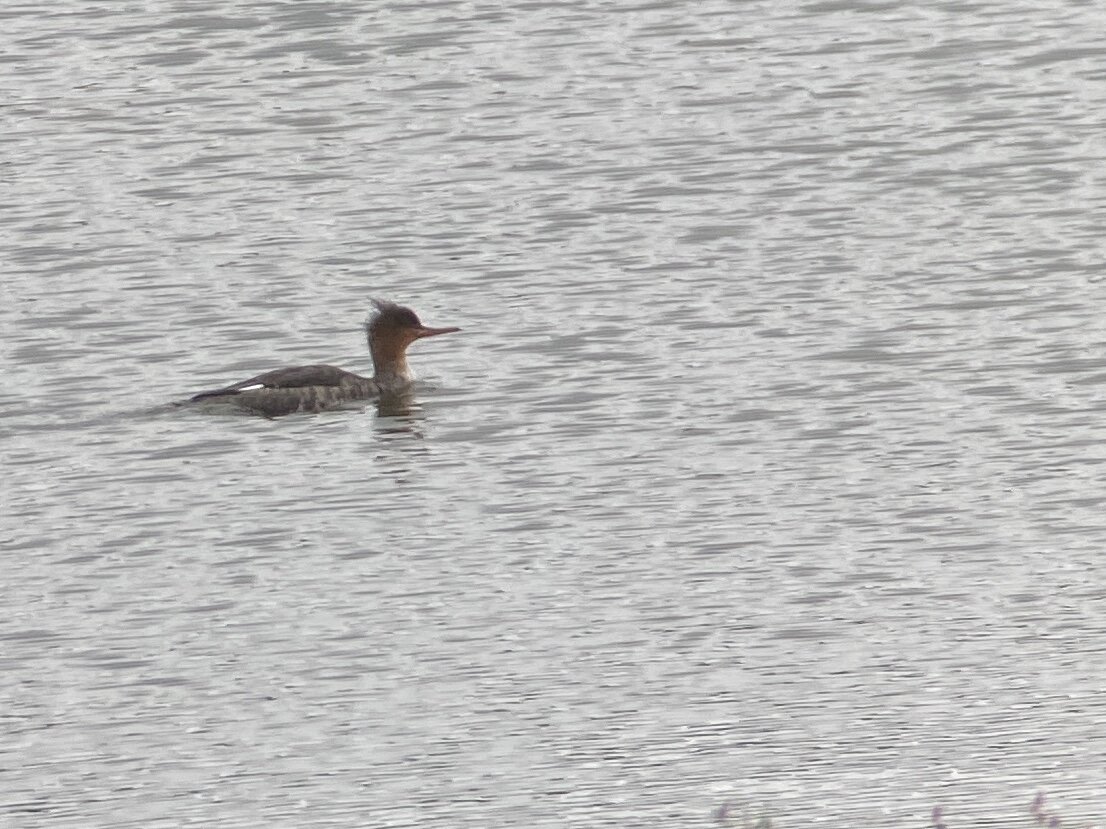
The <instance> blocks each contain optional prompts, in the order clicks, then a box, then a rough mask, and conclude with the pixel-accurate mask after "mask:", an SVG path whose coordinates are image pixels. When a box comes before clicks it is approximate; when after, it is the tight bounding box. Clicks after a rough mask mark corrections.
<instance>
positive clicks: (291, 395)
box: [192, 365, 380, 417]
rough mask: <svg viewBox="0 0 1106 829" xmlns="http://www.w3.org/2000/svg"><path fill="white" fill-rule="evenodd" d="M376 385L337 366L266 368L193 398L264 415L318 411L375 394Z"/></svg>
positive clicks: (377, 390) (377, 388) (377, 392)
mask: <svg viewBox="0 0 1106 829" xmlns="http://www.w3.org/2000/svg"><path fill="white" fill-rule="evenodd" d="M379 394H380V388H379V387H378V386H377V384H376V383H375V382H374V381H373V380H371V379H370V378H368V377H362V376H361V375H359V374H354V373H353V372H350V371H345V370H343V369H340V368H338V367H337V366H322V365H320V366H296V367H295V368H281V369H276V370H275V371H267V372H265V373H264V374H259V375H257V376H256V377H251V378H250V379H249V380H243V381H242V382H241V383H235V384H234V385H233V386H227V387H225V388H222V389H214V390H212V391H204V392H200V393H199V394H197V395H195V396H194V397H193V398H192V400H193V401H194V402H204V401H207V402H211V403H229V404H231V405H234V406H238V407H239V408H242V409H247V410H249V411H251V412H257V413H258V414H263V415H266V416H268V417H279V416H281V415H286V414H293V413H295V412H322V411H325V410H327V409H333V408H337V407H338V406H341V405H342V404H344V403H350V402H353V401H357V400H368V399H371V398H373V397H377V396H378V395H379Z"/></svg>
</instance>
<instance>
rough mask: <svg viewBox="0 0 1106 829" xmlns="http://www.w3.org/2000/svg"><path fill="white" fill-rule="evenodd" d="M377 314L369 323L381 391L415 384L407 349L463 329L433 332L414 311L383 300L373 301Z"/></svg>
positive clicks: (366, 328) (375, 375)
mask: <svg viewBox="0 0 1106 829" xmlns="http://www.w3.org/2000/svg"><path fill="white" fill-rule="evenodd" d="M372 303H373V305H374V306H375V307H376V313H375V314H374V315H373V316H372V319H370V320H369V321H368V322H367V323H365V330H366V331H367V332H368V335H369V351H370V352H372V358H373V369H374V370H375V373H374V375H373V379H374V380H376V382H377V385H379V386H380V387H381V389H388V388H397V387H402V386H404V385H406V384H408V383H410V382H411V377H412V375H411V370H410V369H409V368H408V367H407V346H409V345H410V344H411V343H413V342H414V341H415V340H421V339H422V338H423V337H435V336H437V335H438V334H452V333H453V332H454V331H460V330H461V329H460V328H452V327H450V328H431V327H429V326H427V325H423V324H422V321H421V320H419V318H418V315H417V314H415V312H414V311H412V310H411V309H410V308H405V307H403V306H402V305H396V304H395V303H394V302H388V301H387V300H383V299H374V300H373V301H372Z"/></svg>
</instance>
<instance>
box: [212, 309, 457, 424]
mask: <svg viewBox="0 0 1106 829" xmlns="http://www.w3.org/2000/svg"><path fill="white" fill-rule="evenodd" d="M372 302H373V305H375V306H376V314H375V315H373V317H372V319H370V320H369V321H368V322H367V323H365V330H366V332H367V333H368V337H369V352H370V353H371V354H372V358H373V376H372V377H371V378H370V377H362V376H360V375H358V374H354V373H353V372H350V371H345V370H343V369H340V368H337V367H336V366H296V367H294V368H278V369H276V370H275V371H267V372H265V373H264V374H259V375H257V376H256V377H251V378H250V379H249V380H243V381H242V382H241V383H235V384H234V385H233V386H227V387H226V388H222V389H214V390H212V391H202V392H200V393H199V394H197V395H195V396H194V397H193V398H192V401H193V402H206V403H229V404H232V405H234V406H238V407H239V408H242V409H247V410H249V411H251V412H256V413H258V414H263V415H267V416H268V417H278V416H280V415H286V414H291V413H293V412H321V411H323V410H324V409H332V408H335V407H337V406H341V405H342V404H343V403H348V402H350V401H354V400H367V399H369V398H373V397H378V396H380V395H383V394H392V393H395V392H401V391H403V390H404V389H406V388H407V387H408V386H409V385H411V378H412V375H411V370H410V369H409V368H408V367H407V346H409V345H410V344H411V343H413V342H414V341H415V340H421V339H422V338H423V337H435V336H437V335H438V334H451V333H453V332H454V331H460V330H461V329H460V328H429V327H427V326H425V325H423V324H422V323H421V322H420V321H419V318H418V317H417V316H416V315H415V312H414V311H412V310H411V309H410V308H404V307H403V306H402V305H396V304H395V303H394V302H385V301H383V300H379V299H374V300H373V301H372Z"/></svg>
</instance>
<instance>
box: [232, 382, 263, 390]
mask: <svg viewBox="0 0 1106 829" xmlns="http://www.w3.org/2000/svg"><path fill="white" fill-rule="evenodd" d="M263 388H265V384H264V383H254V384H253V385H252V386H242V387H241V388H239V389H238V391H253V390H254V389H263Z"/></svg>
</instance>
